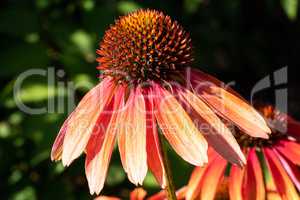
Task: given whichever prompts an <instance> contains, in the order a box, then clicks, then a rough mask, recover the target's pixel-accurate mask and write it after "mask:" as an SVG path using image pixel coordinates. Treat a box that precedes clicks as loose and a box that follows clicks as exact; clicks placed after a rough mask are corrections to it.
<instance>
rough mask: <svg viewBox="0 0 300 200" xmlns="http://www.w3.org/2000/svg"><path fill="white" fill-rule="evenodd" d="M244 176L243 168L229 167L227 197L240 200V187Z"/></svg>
mask: <svg viewBox="0 0 300 200" xmlns="http://www.w3.org/2000/svg"><path fill="white" fill-rule="evenodd" d="M244 174H245V168H239V167H237V166H231V170H230V175H229V186H228V189H229V196H230V199H232V200H242V199H243V197H242V185H243V178H244Z"/></svg>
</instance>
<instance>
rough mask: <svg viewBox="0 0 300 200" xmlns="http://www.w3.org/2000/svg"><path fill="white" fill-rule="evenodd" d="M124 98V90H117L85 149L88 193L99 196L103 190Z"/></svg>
mask: <svg viewBox="0 0 300 200" xmlns="http://www.w3.org/2000/svg"><path fill="white" fill-rule="evenodd" d="M123 98H124V88H119V89H117V91H116V94H115V96H114V98H113V100H112V101H111V103H110V105H109V106H108V108H107V109H105V110H104V112H102V113H101V115H100V117H99V121H98V123H99V124H98V126H96V127H95V128H94V131H93V134H92V135H91V137H90V139H89V142H88V144H87V147H86V153H87V156H86V162H85V172H86V177H87V180H88V184H89V188H90V193H91V194H94V193H96V194H99V193H100V191H101V190H102V188H103V185H104V182H105V178H106V174H107V169H108V166H109V161H110V158H111V154H112V151H113V147H114V143H115V138H116V125H117V124H118V122H117V117H118V110H119V108H120V105H121V102H122V101H123Z"/></svg>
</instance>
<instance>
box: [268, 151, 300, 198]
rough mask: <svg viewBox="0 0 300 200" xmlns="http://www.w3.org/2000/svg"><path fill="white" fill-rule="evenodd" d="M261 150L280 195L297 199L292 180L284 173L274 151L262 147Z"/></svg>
mask: <svg viewBox="0 0 300 200" xmlns="http://www.w3.org/2000/svg"><path fill="white" fill-rule="evenodd" d="M263 150H264V155H265V157H266V160H267V164H268V168H269V170H270V171H271V174H272V176H273V179H274V182H275V185H276V188H277V191H278V193H279V194H280V196H281V197H282V198H283V199H287V200H295V199H299V196H298V194H297V192H296V190H295V187H294V185H293V183H292V181H291V180H290V178H289V177H288V175H287V174H286V172H285V170H284V168H283V167H282V165H281V163H280V161H279V160H278V158H277V156H276V154H275V153H274V151H273V150H272V149H270V148H264V149H263Z"/></svg>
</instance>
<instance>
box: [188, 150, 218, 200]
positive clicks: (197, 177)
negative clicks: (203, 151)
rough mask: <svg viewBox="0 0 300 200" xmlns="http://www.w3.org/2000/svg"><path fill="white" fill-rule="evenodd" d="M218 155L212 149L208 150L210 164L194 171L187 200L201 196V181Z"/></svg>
mask: <svg viewBox="0 0 300 200" xmlns="http://www.w3.org/2000/svg"><path fill="white" fill-rule="evenodd" d="M217 156H218V155H217V153H216V152H215V151H214V150H212V149H211V148H209V149H208V164H207V165H205V166H203V167H195V169H194V170H193V172H192V174H191V177H190V179H189V183H188V185H187V189H186V199H187V200H192V199H195V198H196V197H198V196H199V194H200V190H201V181H202V178H203V176H204V175H205V174H204V172H205V171H206V169H207V167H208V166H210V165H211V163H212V161H213V160H214V159H215V158H216V157H217Z"/></svg>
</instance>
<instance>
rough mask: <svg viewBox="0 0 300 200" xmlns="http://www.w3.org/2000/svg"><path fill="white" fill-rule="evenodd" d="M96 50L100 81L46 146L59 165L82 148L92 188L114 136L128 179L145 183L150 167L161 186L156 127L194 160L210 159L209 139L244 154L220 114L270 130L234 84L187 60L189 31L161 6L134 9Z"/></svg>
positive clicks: (100, 178) (225, 152) (230, 154)
mask: <svg viewBox="0 0 300 200" xmlns="http://www.w3.org/2000/svg"><path fill="white" fill-rule="evenodd" d="M97 53H98V55H99V58H98V59H97V60H98V62H99V67H98V68H99V70H100V73H101V78H102V81H101V82H100V83H99V84H98V85H97V86H96V87H94V88H93V89H91V90H90V91H89V92H88V93H87V94H86V95H85V96H84V97H83V99H82V100H81V101H80V103H79V105H78V106H77V108H76V109H75V110H74V111H73V112H72V113H71V114H70V116H69V117H68V118H67V120H66V121H65V122H64V124H63V125H62V128H61V130H60V132H59V134H58V136H57V138H56V140H55V142H54V145H53V148H52V153H51V158H52V160H62V163H63V165H64V166H69V165H70V164H71V163H72V161H73V160H74V159H76V158H77V157H79V156H80V155H81V154H82V153H83V152H85V153H86V163H85V172H86V177H87V180H88V184H89V188H90V193H91V194H93V193H97V194H99V193H100V191H101V190H102V188H103V185H104V181H105V177H106V174H107V170H108V166H109V162H110V158H111V154H112V151H113V147H114V144H115V141H116V140H117V141H118V147H119V152H120V156H121V162H122V165H123V168H124V170H125V171H126V173H127V175H128V178H129V180H130V181H131V182H132V183H134V184H136V185H137V184H142V182H143V180H144V178H145V176H146V173H147V170H148V167H149V168H150V170H151V171H152V173H153V174H154V176H155V177H156V179H157V181H158V182H159V183H160V185H161V187H162V188H164V187H165V186H166V179H165V177H166V176H165V168H164V166H163V160H162V154H161V147H160V139H159V135H158V130H161V132H162V133H163V135H164V136H165V138H166V139H167V140H168V142H169V143H170V145H171V146H172V147H173V149H174V150H175V151H176V152H177V153H178V154H179V155H180V156H181V157H182V158H183V159H184V160H186V161H187V162H189V163H191V164H194V165H197V166H201V165H203V164H204V163H206V162H207V146H208V145H207V141H208V142H209V143H210V145H212V146H213V147H214V148H215V149H216V151H218V152H219V153H220V154H221V155H222V156H224V158H226V159H228V160H229V161H230V162H233V163H236V164H238V165H242V164H243V163H244V162H245V158H244V155H243V153H242V152H241V150H240V148H239V145H238V143H237V142H236V140H235V139H234V137H233V136H232V134H231V132H230V130H229V129H228V128H227V127H226V126H225V125H224V124H223V123H222V121H221V119H220V118H219V117H218V116H221V117H222V118H225V119H227V120H229V121H231V122H233V123H235V124H236V125H237V126H239V127H240V128H241V129H242V130H244V131H245V132H246V133H248V134H250V135H252V136H256V137H264V138H266V137H268V133H269V132H270V130H269V128H268V127H267V125H266V123H265V121H264V119H263V118H262V117H261V116H260V115H259V114H258V113H257V112H256V111H255V109H254V108H252V107H251V106H250V105H249V104H247V103H246V102H245V101H244V100H243V99H241V98H240V97H239V96H238V95H237V94H236V93H235V92H234V91H233V90H232V89H229V88H228V89H224V88H223V87H222V86H223V83H222V82H220V81H218V80H216V79H214V78H212V77H210V76H209V75H207V74H205V73H203V72H200V71H197V70H192V69H189V68H188V67H189V66H191V64H192V56H191V53H192V48H191V39H190V37H189V34H188V33H187V32H185V31H184V30H183V28H182V27H181V26H180V25H179V24H178V23H177V22H176V21H173V20H171V18H170V17H169V16H166V15H164V14H163V13H161V12H157V11H153V10H139V11H136V12H133V13H131V14H129V15H127V16H123V17H121V18H120V19H118V20H117V21H116V22H115V24H114V25H112V26H111V27H110V28H109V29H108V30H107V31H106V33H105V35H104V38H103V41H102V42H101V44H100V49H99V50H98V51H97ZM215 112H216V113H218V115H216V114H215ZM196 122H198V123H196ZM201 125H205V128H203V130H202V128H201ZM158 127H159V128H158ZM253 130H255V132H254V131H253Z"/></svg>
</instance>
